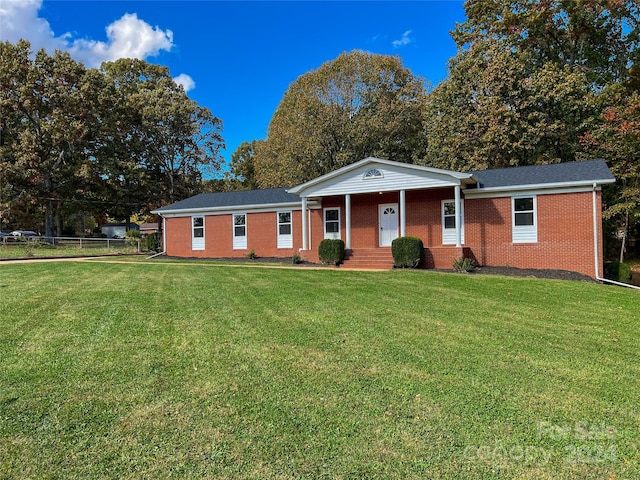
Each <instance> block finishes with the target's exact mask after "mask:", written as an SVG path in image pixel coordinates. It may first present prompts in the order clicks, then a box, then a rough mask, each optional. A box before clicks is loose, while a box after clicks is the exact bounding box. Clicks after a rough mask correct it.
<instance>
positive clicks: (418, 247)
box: [391, 237, 424, 268]
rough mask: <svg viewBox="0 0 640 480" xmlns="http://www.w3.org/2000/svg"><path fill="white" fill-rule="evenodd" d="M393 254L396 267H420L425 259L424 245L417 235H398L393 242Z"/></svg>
mask: <svg viewBox="0 0 640 480" xmlns="http://www.w3.org/2000/svg"><path fill="white" fill-rule="evenodd" d="M391 255H393V265H394V266H395V267H396V268H418V267H419V266H420V264H421V263H422V262H423V261H424V245H423V243H422V240H420V239H419V238H417V237H398V238H396V239H395V240H394V241H393V242H391Z"/></svg>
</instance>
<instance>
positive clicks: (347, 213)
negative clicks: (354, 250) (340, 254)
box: [344, 194, 351, 250]
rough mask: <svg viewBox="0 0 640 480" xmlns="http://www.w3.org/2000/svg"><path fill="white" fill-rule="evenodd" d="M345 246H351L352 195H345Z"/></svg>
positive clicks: (347, 247) (346, 247)
mask: <svg viewBox="0 0 640 480" xmlns="http://www.w3.org/2000/svg"><path fill="white" fill-rule="evenodd" d="M344 229H345V234H344V248H345V249H347V250H348V249H350V248H351V195H349V194H346V195H345V196H344Z"/></svg>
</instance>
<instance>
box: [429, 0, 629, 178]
mask: <svg viewBox="0 0 640 480" xmlns="http://www.w3.org/2000/svg"><path fill="white" fill-rule="evenodd" d="M465 11H466V13H467V20H466V21H465V22H463V23H461V24H458V25H456V28H455V30H454V32H453V33H452V35H453V38H454V39H455V40H456V42H457V44H458V47H459V50H458V54H457V55H456V57H455V58H453V59H452V60H451V61H450V63H449V78H447V79H446V80H445V81H444V82H442V83H441V84H440V85H438V87H437V88H436V89H435V90H434V91H433V92H432V93H431V95H430V96H429V100H428V106H427V109H426V110H425V112H426V113H425V120H424V129H425V132H426V136H427V149H426V154H425V157H424V159H423V160H422V163H426V164H430V165H437V166H440V167H443V168H455V169H458V170H460V169H476V168H491V167H504V166H509V165H528V164H535V163H552V162H563V161H570V160H575V158H576V155H577V154H578V153H579V151H580V148H581V145H580V140H579V139H580V137H581V136H582V135H583V134H584V133H585V132H586V129H587V126H588V124H589V122H590V120H591V119H592V118H593V116H594V115H598V111H597V108H596V109H594V106H596V105H597V102H595V101H594V99H593V97H595V96H597V95H599V94H600V92H601V91H602V90H603V89H605V87H606V86H607V85H609V84H610V83H611V82H618V81H623V80H624V79H626V78H627V76H628V72H629V69H628V67H629V64H630V62H633V61H634V59H635V58H637V55H638V34H639V31H638V20H639V15H638V6H637V4H636V2H631V1H623V0H612V1H608V0H607V1H590V0H562V1H560V0H468V1H467V2H465Z"/></svg>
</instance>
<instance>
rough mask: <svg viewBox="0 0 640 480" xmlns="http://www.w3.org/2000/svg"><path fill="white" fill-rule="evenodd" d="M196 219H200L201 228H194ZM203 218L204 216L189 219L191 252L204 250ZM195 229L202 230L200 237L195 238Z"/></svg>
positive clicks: (204, 231) (194, 216)
mask: <svg viewBox="0 0 640 480" xmlns="http://www.w3.org/2000/svg"><path fill="white" fill-rule="evenodd" d="M196 218H202V227H195V226H194V223H195V219H196ZM205 222H206V221H205V216H204V215H193V216H192V217H191V250H204V249H205V235H206V229H205V224H206V223H205ZM196 228H202V237H196V236H195V235H194V230H195V229H196Z"/></svg>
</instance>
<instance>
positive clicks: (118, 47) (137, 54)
mask: <svg viewBox="0 0 640 480" xmlns="http://www.w3.org/2000/svg"><path fill="white" fill-rule="evenodd" d="M106 31H107V41H106V42H101V41H97V40H85V39H78V40H74V41H73V43H72V44H71V45H70V48H69V51H70V52H71V54H72V55H73V56H74V57H75V58H77V59H79V60H82V61H83V62H85V64H87V66H90V67H95V66H98V65H100V64H101V63H102V62H104V61H110V60H117V59H118V58H139V59H145V58H147V57H153V56H155V55H158V54H159V53H160V51H161V50H165V51H167V52H168V51H169V50H171V47H173V32H172V31H171V30H161V29H160V28H159V27H157V26H156V27H152V26H151V25H149V24H148V23H147V22H145V21H144V20H140V19H139V18H138V15H136V14H135V13H125V14H124V15H123V16H122V18H120V19H119V20H116V21H115V22H113V23H112V24H110V25H108V26H107V28H106Z"/></svg>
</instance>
